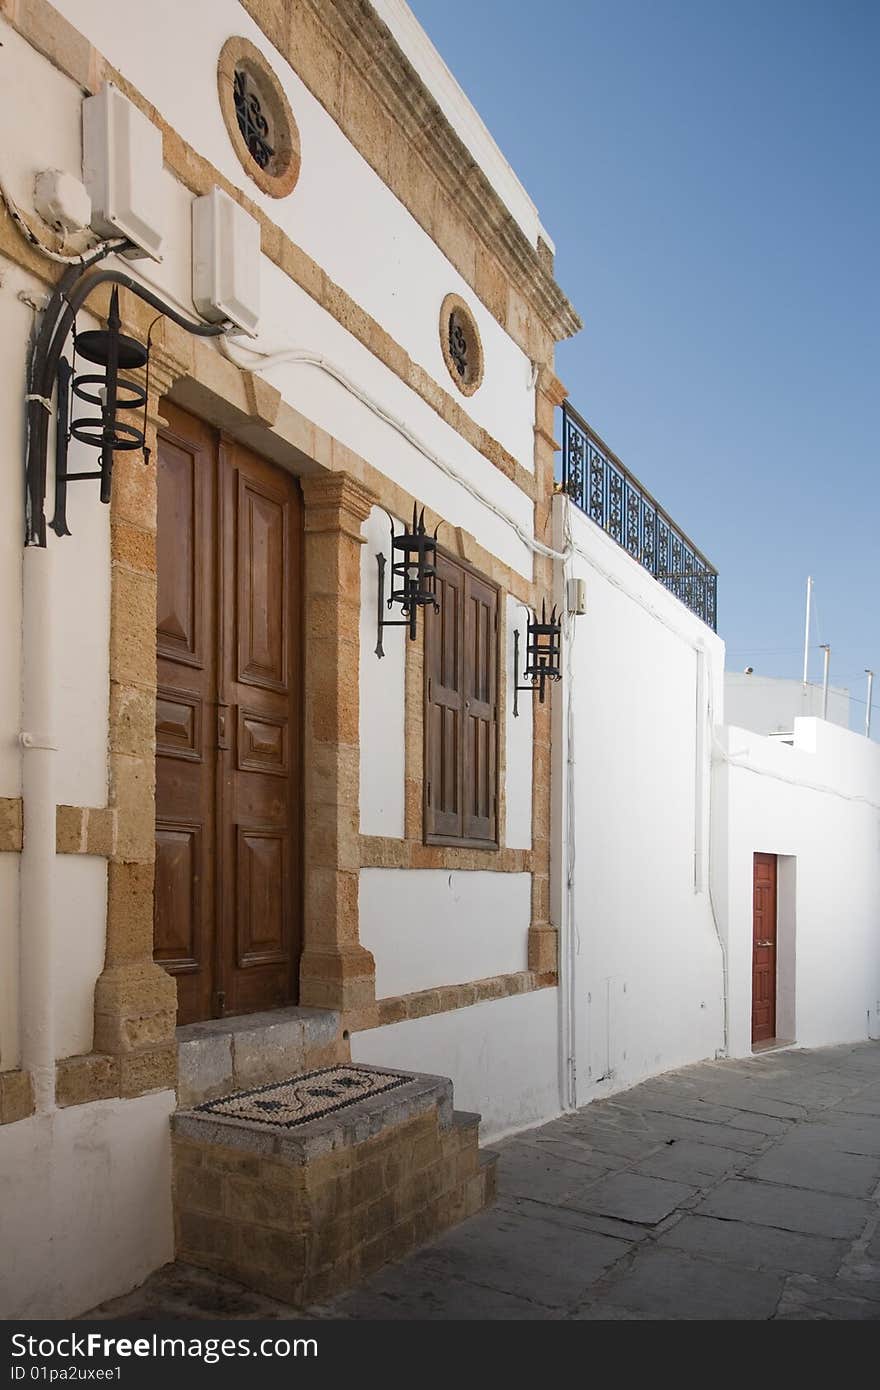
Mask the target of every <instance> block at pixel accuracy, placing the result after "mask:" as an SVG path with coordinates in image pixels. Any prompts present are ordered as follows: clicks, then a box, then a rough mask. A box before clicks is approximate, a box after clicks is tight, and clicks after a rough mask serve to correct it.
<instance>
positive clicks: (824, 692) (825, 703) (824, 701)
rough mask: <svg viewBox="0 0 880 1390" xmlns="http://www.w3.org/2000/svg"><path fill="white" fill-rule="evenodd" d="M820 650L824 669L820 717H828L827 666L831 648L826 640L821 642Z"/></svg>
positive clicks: (829, 662)
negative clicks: (822, 654) (823, 657)
mask: <svg viewBox="0 0 880 1390" xmlns="http://www.w3.org/2000/svg"><path fill="white" fill-rule="evenodd" d="M822 650H823V652H824V653H825V669H824V670H823V672H822V718H823V719H827V718H828V667H829V666H830V665H831V648H830V647H829V645H828V643H827V642H823V643H822Z"/></svg>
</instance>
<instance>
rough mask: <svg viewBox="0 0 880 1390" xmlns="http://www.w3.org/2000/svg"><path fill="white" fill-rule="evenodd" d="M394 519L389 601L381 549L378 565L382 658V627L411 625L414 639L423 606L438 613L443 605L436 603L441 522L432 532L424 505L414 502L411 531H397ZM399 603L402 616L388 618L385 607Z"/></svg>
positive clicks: (380, 651) (378, 643) (379, 649)
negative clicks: (427, 523) (428, 528)
mask: <svg viewBox="0 0 880 1390" xmlns="http://www.w3.org/2000/svg"><path fill="white" fill-rule="evenodd" d="M388 519H389V521H390V522H391V592H390V594H389V595H388V599H387V604H386V599H385V563H386V561H385V556H384V555H383V554H382V552H381V551H380V552H379V554H378V555H377V556H376V562H377V564H378V567H379V585H378V603H377V610H376V616H377V628H378V631H377V640H376V655H377V656H379V657H382V656H384V655H385V651H384V649H383V647H382V629H383V628H386V627H406V628H409V635H410V640H411V641H415V636H416V618H417V617H418V612H419V609H420V608H426V607H428V605H429V604H430V605H431V606H432V607H433V609H434V612H435V613H439V612H440V605H439V603H438V602H437V570H436V567H435V560H436V556H437V532H438V531H439V529H440V527H439V524H438V526H437V527H436V528H435V530H434V534H433V535H431V534H430V533H429V532H428V531H426V529H425V509H424V507H422V509H421V511H418V504H417V503H414V504H413V514H412V526H411V529H410V530H407V529H406V528H404V529H403V530H402V531H400V532H398V533H395V530H394V519H393V518H392V517H389V518H388ZM395 603H397V604H399V605H400V609H401V612H402V613H403V617H402V618H386V617H385V616H384V611H383V610H384V609H385V608H386V606H387V607H388V608H389V609H390V608H392V607H393V605H394V604H395Z"/></svg>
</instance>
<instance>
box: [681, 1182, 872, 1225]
mask: <svg viewBox="0 0 880 1390" xmlns="http://www.w3.org/2000/svg"><path fill="white" fill-rule="evenodd" d="M696 1210H697V1211H698V1212H700V1213H703V1214H705V1215H707V1216H721V1217H725V1218H726V1219H727V1220H732V1221H750V1222H754V1223H756V1224H757V1225H759V1226H778V1227H779V1228H780V1229H781V1230H783V1231H803V1232H804V1234H806V1235H816V1236H831V1237H832V1238H839V1239H843V1240H854V1239H855V1238H856V1236H858V1235H859V1233H860V1232H861V1231H862V1230H863V1229H864V1226H865V1222H866V1221H867V1219H868V1217H869V1216H870V1214H871V1211H870V1207H869V1206H868V1204H867V1202H862V1201H859V1200H858V1198H856V1197H838V1196H832V1195H831V1194H830V1193H827V1192H811V1191H809V1190H808V1189H806V1188H799V1187H783V1186H782V1185H781V1184H780V1183H771V1182H759V1181H757V1180H751V1181H749V1180H746V1179H744V1178H729V1179H726V1180H725V1181H724V1182H723V1183H722V1184H721V1186H720V1187H718V1188H716V1189H715V1191H714V1192H712V1193H710V1194H709V1196H708V1197H706V1198H705V1200H704V1201H703V1202H702V1203H701V1204H700V1206H698V1207H697V1208H696Z"/></svg>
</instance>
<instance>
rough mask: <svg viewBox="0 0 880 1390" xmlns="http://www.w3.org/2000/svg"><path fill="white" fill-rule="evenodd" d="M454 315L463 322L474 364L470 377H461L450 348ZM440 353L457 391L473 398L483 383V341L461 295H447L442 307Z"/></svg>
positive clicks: (472, 314) (470, 311) (468, 307)
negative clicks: (451, 323) (450, 334)
mask: <svg viewBox="0 0 880 1390" xmlns="http://www.w3.org/2000/svg"><path fill="white" fill-rule="evenodd" d="M453 314H457V315H458V316H459V319H461V320H463V327H464V330H465V335H466V340H467V347H468V353H469V355H470V356H471V358H472V362H473V366H472V369H471V375H470V376H469V377H463V376H462V375H461V373H460V372H459V370H458V367H457V366H456V363H455V359H454V358H453V356H452V352H451V350H450V347H449V329H450V321H451V319H452V315H453ZM440 351H441V352H442V353H443V361H444V362H445V363H446V370H447V371H448V373H449V375H450V376H451V377H452V380H453V381H454V382H455V385H456V387H457V389H458V390H459V391H460V392H461V394H462V395H463V396H472V395H473V394H474V392H475V391H478V390H479V388H480V386H481V385H482V381H483V370H484V366H485V358H484V354H483V340H482V338H481V337H480V330H479V328H478V327H477V321H476V319H475V317H474V312H473V310H472V309H471V307H470V305H469V304H468V303H467V302H466V301H465V300H464V299H462V297H461V295H460V294H447V295H446V297H445V299H444V300H443V303H442V304H441V305H440Z"/></svg>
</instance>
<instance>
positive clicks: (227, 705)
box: [155, 403, 302, 1023]
mask: <svg viewBox="0 0 880 1390" xmlns="http://www.w3.org/2000/svg"><path fill="white" fill-rule="evenodd" d="M162 409H163V414H164V415H165V416H166V417H167V419H168V421H169V428H168V429H167V430H163V431H162V432H161V433H160V439H159V450H158V458H159V505H158V516H159V537H158V570H159V573H158V603H157V612H158V621H157V631H156V649H157V684H158V690H157V700H156V814H157V821H156V897H155V918H156V920H155V952H156V959H157V960H158V961H160V962H161V964H162V965H164V966H165V968H166V969H168V970H169V971H171V972H172V973H173V974H174V975H175V976H176V977H177V979H178V1003H179V1010H178V1021H179V1022H180V1023H189V1022H194V1021H196V1020H199V1019H205V1018H212V1017H214V1016H216V1015H217V1014H221V1013H236V1012H247V1011H250V1010H255V1009H264V1008H271V1007H274V1006H276V1005H279V1004H285V1003H289V1002H290V1001H291V1000H292V999H295V998H296V968H297V965H298V961H299V950H300V941H301V883H302V871H301V863H300V834H301V831H300V824H299V821H300V810H301V805H300V784H301V746H300V701H301V690H300V680H301V675H300V673H301V655H300V631H299V605H300V602H301V597H300V596H301V577H300V565H301V540H300V535H301V531H302V502H301V498H300V493H299V489H298V486H297V484H296V482H295V480H294V479H292V478H291V477H289V476H288V475H287V474H285V473H283V472H281V471H279V470H277V469H275V468H273V467H272V466H271V465H269V464H267V463H265V462H264V461H263V460H261V459H259V458H258V457H257V456H256V455H254V454H251V453H250V452H249V451H248V450H247V449H244V448H243V447H241V446H239V445H236V444H231V443H228V442H227V441H225V440H221V439H220V438H219V437H218V436H217V434H216V433H215V432H214V431H213V430H211V429H209V427H208V426H206V425H204V424H202V423H201V422H200V421H198V420H195V419H193V418H192V417H191V416H189V415H187V414H185V413H184V412H183V411H181V410H178V409H177V408H176V407H174V406H172V405H171V404H170V403H163V407H162Z"/></svg>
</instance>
